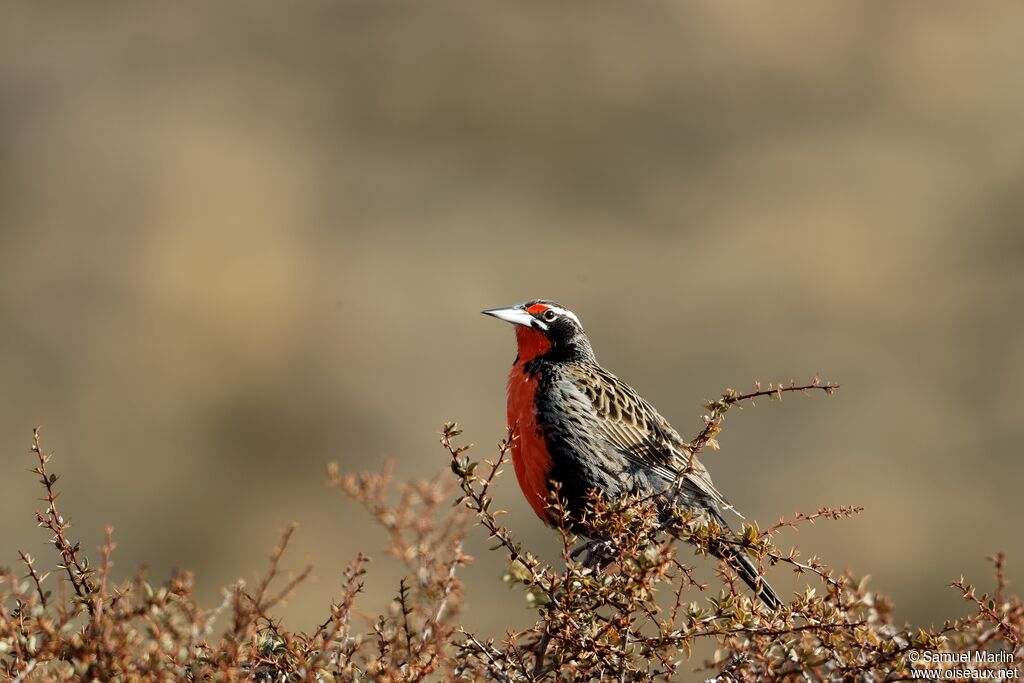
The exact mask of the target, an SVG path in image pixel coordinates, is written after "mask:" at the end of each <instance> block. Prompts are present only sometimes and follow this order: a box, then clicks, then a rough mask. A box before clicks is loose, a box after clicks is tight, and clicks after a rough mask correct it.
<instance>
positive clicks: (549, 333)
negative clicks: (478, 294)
mask: <svg viewBox="0 0 1024 683" xmlns="http://www.w3.org/2000/svg"><path fill="white" fill-rule="evenodd" d="M483 313H484V314H485V315H491V316H494V317H495V318H498V319H499V320H504V321H505V322H509V323H512V324H513V325H515V327H516V342H517V343H518V345H519V362H523V363H525V362H527V361H531V360H533V359H534V358H537V357H538V356H546V357H548V358H550V359H551V360H572V359H583V358H587V359H592V358H593V357H594V351H593V349H591V347H590V342H589V341H588V340H587V335H586V334H584V332H583V326H582V325H581V324H580V319H579V318H577V317H576V314H575V313H573V312H572V311H570V310H569V309H567V308H565V307H563V306H559V305H558V304H556V303H555V302H554V301H545V300H543V299H536V300H533V301H527V302H526V303H522V304H517V305H515V306H508V307H506V308H492V309H489V310H486V311H483Z"/></svg>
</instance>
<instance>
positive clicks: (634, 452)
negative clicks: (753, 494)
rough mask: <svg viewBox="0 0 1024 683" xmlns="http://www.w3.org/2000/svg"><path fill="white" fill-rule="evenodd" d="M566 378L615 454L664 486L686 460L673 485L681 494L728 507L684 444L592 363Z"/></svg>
mask: <svg viewBox="0 0 1024 683" xmlns="http://www.w3.org/2000/svg"><path fill="white" fill-rule="evenodd" d="M572 379H573V382H574V383H575V384H576V385H577V387H578V388H579V390H580V391H581V392H582V393H583V394H585V395H586V396H587V397H588V398H589V399H590V401H591V403H592V404H593V407H594V410H595V411H596V412H597V414H598V416H599V417H600V420H599V421H598V426H599V429H600V430H601V432H602V435H603V436H604V438H605V439H606V440H607V441H608V443H609V444H611V445H612V447H613V448H614V449H615V450H616V451H617V452H618V453H620V454H621V455H622V456H624V457H625V458H627V459H628V460H629V461H631V462H632V463H634V464H636V465H640V466H642V467H646V468H649V469H652V470H654V471H655V472H657V473H658V474H660V475H661V476H662V478H664V479H665V481H666V482H674V481H675V480H676V478H677V476H678V475H679V473H680V472H682V471H683V470H684V469H685V468H686V466H687V463H688V462H689V463H690V465H691V471H690V472H689V473H687V474H685V475H684V476H683V478H682V481H680V482H679V484H680V486H682V488H683V489H684V491H686V490H689V492H690V493H691V494H696V495H697V496H698V497H699V498H700V499H703V500H705V501H706V502H710V503H712V504H713V505H714V506H715V507H717V508H719V509H727V510H732V509H733V507H732V505H730V504H729V502H728V501H727V500H726V499H725V497H724V496H722V494H721V493H720V492H719V491H718V489H717V488H715V485H714V484H713V483H712V481H711V476H710V474H708V471H707V469H706V468H705V467H704V465H703V464H702V463H701V462H700V461H699V460H698V459H697V457H696V456H692V458H691V455H690V448H689V444H687V443H686V442H685V441H684V440H683V439H682V437H680V436H679V434H678V432H676V430H675V429H673V428H672V425H670V424H669V422H668V420H666V419H665V418H664V417H662V416H661V415H660V414H659V413H658V411H657V410H655V409H654V407H653V406H652V405H651V404H650V403H648V402H647V401H645V400H644V399H643V398H642V397H641V396H640V395H639V394H638V393H637V392H636V391H635V390H634V389H633V388H632V387H630V386H629V385H628V384H626V383H625V382H623V381H622V380H620V379H619V378H618V377H616V376H615V375H613V374H612V373H610V372H608V371H607V370H605V369H603V368H601V367H599V366H594V365H586V366H583V365H581V366H577V367H575V368H573V372H572ZM691 460H692V462H690V461H691ZM715 512H718V510H715ZM737 514H738V513H737ZM719 516H720V515H719Z"/></svg>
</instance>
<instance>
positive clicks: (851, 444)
mask: <svg viewBox="0 0 1024 683" xmlns="http://www.w3.org/2000/svg"><path fill="white" fill-rule="evenodd" d="M1022 45H1024V6H1022V5H1020V4H1019V3H1010V2H1005V3H986V4H977V3H969V4H962V3H959V4H958V3H928V4H927V5H923V4H915V3H882V2H866V3H842V4H840V3H801V4H795V3H792V4H791V3H771V4H770V5H768V4H762V3H749V4H748V3H740V2H713V3H712V2H708V3H703V4H696V3H675V2H664V3H646V4H642V5H641V4H636V3H616V4H605V3H587V4H586V5H585V6H583V5H575V4H570V3H522V4H511V5H507V4H491V3H447V2H432V3H407V4H403V3H375V2H340V3H327V2H308V3H304V4H299V5H296V4H288V3H270V2H266V3H219V4H216V5H214V4H209V5H208V4H200V3H195V4H180V3H174V4H168V5H164V6H154V5H149V6H145V7H143V6H138V5H132V6H127V5H104V4H100V3H89V4H87V5H71V4H68V5H65V6H62V7H56V6H41V5H35V4H27V3H26V4H23V5H15V4H6V5H5V6H4V8H3V9H2V10H0V387H2V391H0V458H2V461H0V463H2V467H3V469H2V472H3V474H2V475H0V501H2V502H0V514H2V519H3V526H2V528H0V549H2V553H3V554H2V559H0V563H2V564H9V565H10V564H14V563H15V561H16V559H17V556H16V549H18V548H22V549H26V550H29V551H31V552H34V553H35V554H37V555H43V556H46V557H47V558H49V554H48V553H49V552H50V550H49V549H47V548H46V547H45V544H44V540H45V536H44V535H43V534H42V533H41V532H40V530H38V529H36V528H35V526H34V522H33V518H32V510H33V506H37V505H38V503H37V502H36V498H37V497H38V491H37V490H36V489H35V488H34V484H33V478H32V476H31V475H29V474H27V473H26V469H27V468H28V467H30V466H31V461H32V458H31V454H30V453H29V451H28V448H27V447H28V444H29V437H30V434H31V428H32V426H33V425H36V424H42V425H44V437H45V444H46V445H47V446H48V447H49V448H51V449H53V450H55V451H56V453H57V460H56V461H55V463H54V466H53V467H54V468H55V469H56V470H57V471H59V472H61V473H63V480H62V486H63V489H64V491H65V493H64V496H63V498H62V500H61V502H62V504H63V505H64V509H65V511H66V512H68V513H70V514H71V515H72V516H73V518H74V521H75V523H76V527H75V533H76V534H78V535H79V536H80V537H81V538H82V539H83V544H84V545H85V546H86V547H89V548H92V547H94V546H95V545H96V544H98V543H99V542H100V538H101V534H102V525H103V524H112V525H114V527H116V536H117V539H118V540H119V542H120V547H119V548H118V550H117V553H116V556H115V560H116V562H117V571H118V572H120V573H122V574H123V575H126V574H128V573H130V572H131V571H133V568H134V567H135V566H136V565H137V564H138V563H141V562H147V563H149V564H150V566H151V567H152V574H153V576H155V577H158V578H159V577H163V576H166V574H167V572H168V571H169V569H170V567H171V566H173V565H181V566H185V567H189V568H192V569H194V570H196V572H197V586H198V590H199V591H200V593H201V595H202V596H203V599H204V601H205V602H206V604H208V605H211V606H212V605H213V604H215V603H216V602H217V601H218V600H219V595H220V593H219V591H220V587H221V586H224V585H226V584H228V583H230V582H231V581H232V580H233V579H235V578H236V577H239V576H243V577H247V578H252V576H253V575H254V573H255V572H256V570H257V569H259V570H262V568H263V567H264V558H265V556H266V554H267V553H268V552H269V550H270V548H271V547H272V546H273V545H274V543H275V542H276V540H277V538H278V534H279V532H280V530H281V529H282V528H283V527H284V526H285V525H286V524H287V523H288V522H289V521H291V520H296V521H298V522H300V523H301V525H302V526H301V528H300V530H299V532H298V536H297V541H296V552H295V553H294V554H293V555H292V558H291V563H292V566H298V565H300V564H301V562H302V560H303V559H304V558H307V557H308V558H309V559H311V560H312V561H313V562H315V563H316V566H317V572H316V573H317V577H318V581H317V582H316V583H313V584H310V585H307V586H306V587H305V588H304V589H302V590H301V591H300V592H299V594H298V595H297V596H296V598H295V599H294V600H292V601H291V603H290V605H289V606H288V608H287V609H286V610H285V615H286V617H287V618H288V619H290V620H291V621H290V623H291V624H292V625H293V626H294V627H295V628H308V627H310V626H312V624H313V623H314V621H318V620H321V619H322V618H323V614H324V609H325V607H326V603H327V601H328V599H329V598H330V597H331V596H333V595H335V594H336V592H337V585H338V580H339V578H340V573H341V568H342V567H343V565H344V563H345V562H347V561H348V560H349V559H351V558H352V557H353V556H354V554H355V553H356V551H357V550H358V549H363V550H366V551H368V552H370V553H371V554H374V555H376V556H378V557H381V556H382V555H383V553H382V547H383V544H384V541H383V538H382V537H381V535H380V534H379V533H378V532H377V530H376V529H375V528H374V527H373V526H372V524H370V523H369V522H368V518H367V517H366V516H365V515H364V514H363V513H362V512H361V511H360V510H358V509H357V507H356V506H354V505H352V504H350V503H348V502H346V501H344V500H343V499H342V498H341V497H340V496H339V495H338V494H337V493H335V492H332V491H329V490H327V489H326V488H325V486H324V484H323V467H324V463H325V462H327V461H329V460H332V459H336V460H339V461H341V462H342V464H343V466H344V467H346V468H348V469H352V470H359V469H363V468H373V467H376V466H378V465H379V463H380V462H381V461H382V460H383V459H385V458H389V457H390V458H395V459H396V460H397V462H398V463H399V465H400V466H401V469H402V470H403V471H405V472H407V473H408V474H409V475H410V476H413V475H424V474H429V473H432V472H434V471H436V470H437V469H438V468H439V467H443V466H444V465H445V455H444V453H443V452H442V451H441V450H440V448H439V447H438V446H437V441H436V433H437V431H438V429H439V427H440V425H441V423H442V422H443V421H444V420H447V419H457V420H459V421H460V422H462V423H463V424H464V425H465V427H466V430H467V433H468V437H469V438H470V439H471V440H473V441H475V442H477V443H478V444H479V450H478V451H477V453H478V454H479V455H481V456H483V455H485V454H488V453H490V452H491V449H492V445H493V444H494V443H495V442H496V441H497V440H498V439H499V438H500V437H501V436H502V435H503V432H504V385H505V374H506V372H507V369H508V366H509V365H510V363H511V361H512V358H513V355H514V350H513V339H512V333H511V330H510V329H509V328H508V326H506V325H504V324H502V323H499V322H497V321H495V320H491V319H488V318H484V317H483V316H481V315H479V311H480V310H481V309H483V308H486V307H492V306H496V305H503V304H510V303H514V302H518V301H522V300H524V299H527V298H531V297H538V296H543V297H548V298H554V299H557V300H559V301H561V302H562V303H564V304H566V305H568V306H570V307H572V308H573V309H574V310H575V311H576V312H577V313H579V315H580V317H581V318H582V319H583V322H584V324H585V325H586V326H587V328H588V331H589V332H590V335H591V337H592V339H593V342H594V344H595V346H596V348H597V350H598V355H599V357H600V359H601V361H602V362H603V363H604V364H605V365H606V366H607V367H609V368H611V369H612V370H613V371H614V372H616V373H617V374H619V375H620V376H622V377H624V378H625V379H626V380H627V381H629V382H630V383H632V384H633V385H634V386H636V387H637V388H638V389H639V390H640V391H641V392H642V393H643V394H645V395H646V396H647V397H648V398H649V399H650V400H651V401H652V402H653V403H654V404H655V405H657V406H658V407H659V408H660V409H661V411H662V412H664V413H665V414H666V415H667V416H668V417H669V418H670V419H671V420H672V421H673V422H674V424H675V425H676V426H677V427H678V428H679V430H680V431H681V432H683V433H684V434H687V435H692V434H693V433H695V431H696V430H697V429H698V428H699V426H700V422H699V417H700V414H701V409H700V402H701V400H702V399H704V398H708V397H712V396H714V395H716V394H717V393H718V392H719V391H720V390H721V389H723V388H724V387H726V386H734V387H740V388H745V387H747V386H750V385H751V384H752V382H753V381H754V380H755V379H760V380H763V381H777V380H780V379H781V380H788V379H789V378H790V377H793V378H797V379H809V378H810V377H811V376H813V375H814V374H815V373H820V374H821V376H822V378H824V379H830V380H835V381H839V382H841V383H842V384H843V389H842V391H840V393H839V394H838V395H837V396H836V397H835V398H833V399H826V398H824V397H821V396H818V397H815V398H814V399H813V400H810V399H802V398H799V397H797V398H794V399H792V400H787V401H785V403H784V404H782V405H778V404H774V403H772V404H768V403H764V404H762V405H759V406H758V407H757V408H756V409H755V410H746V411H744V412H743V413H739V414H733V415H731V416H730V418H729V421H728V423H727V424H726V431H725V432H724V434H723V435H722V439H721V441H722V445H723V450H722V451H721V452H719V453H716V454H709V455H708V456H707V462H708V464H709V466H710V468H711V470H712V472H713V473H714V475H715V480H716V482H717V483H718V485H719V487H720V488H721V489H722V490H723V491H725V492H726V493H727V495H729V496H730V498H731V499H732V500H733V501H734V502H735V503H736V504H737V506H738V507H739V508H740V509H741V510H743V511H744V512H745V513H746V515H747V517H748V518H752V519H756V520H759V521H761V522H762V524H765V523H770V522H772V521H774V520H776V519H777V518H778V517H779V516H780V515H782V514H787V515H788V514H791V513H793V511H794V510H797V509H800V510H811V509H812V508H816V507H818V506H820V505H825V504H829V505H840V504H860V505H864V506H865V507H866V508H867V511H866V512H865V513H864V514H863V515H861V516H860V517H858V518H856V519H853V520H849V521H843V522H835V523H827V524H819V525H818V526H816V527H809V528H806V529H805V530H804V531H802V532H801V533H800V534H799V535H790V536H789V537H788V540H790V541H792V542H794V543H798V544H799V545H800V547H801V548H802V549H803V550H804V552H805V554H812V553H817V554H819V555H820V556H821V557H822V558H823V559H824V560H825V561H827V562H829V563H831V564H833V565H835V566H836V567H839V568H845V567H852V568H854V569H855V570H856V571H857V572H858V573H860V574H871V576H872V585H873V586H874V587H876V588H878V589H879V590H882V591H884V592H886V593H888V594H889V595H890V596H891V597H892V598H893V599H894V601H895V602H896V605H897V616H898V617H899V618H901V619H909V620H913V621H914V622H917V623H920V624H927V623H929V622H932V621H936V620H941V619H942V618H944V617H953V616H958V615H961V614H963V613H964V612H965V607H964V605H963V604H962V601H960V600H959V599H958V598H957V596H956V593H955V592H954V591H952V590H950V589H948V588H946V585H947V584H948V583H949V582H950V581H951V580H953V579H955V578H957V577H958V576H959V575H960V574H961V573H964V574H965V575H967V576H968V577H969V579H971V580H972V581H974V582H975V583H979V584H982V585H986V581H987V579H988V576H989V571H988V568H987V567H986V564H985V561H984V556H985V555H987V554H990V553H993V552H995V551H997V550H999V549H1004V550H1006V551H1008V553H1009V563H1010V564H1009V566H1010V572H1009V573H1010V577H1011V578H1013V579H1016V581H1017V589H1018V590H1019V589H1021V588H1022V587H1024V548H1022V544H1021V542H1020V538H1021V533H1020V528H1021V525H1022V523H1024V501H1022V496H1021V495H1020V490H1021V484H1022V481H1024V463H1022V460H1021V451H1022V445H1024V429H1022V421H1021V419H1020V407H1019V399H1020V397H1019V395H1018V392H1019V391H1020V387H1021V383H1022V380H1024V317H1022V316H1021V310H1022V306H1024V301H1022V299H1024V296H1022V295H1024V269H1022V265H1024V230H1022V220H1024V199H1022V196H1024V195H1022V191H1021V183H1022V178H1024V125H1022V123H1021V122H1022V121H1024V63H1022V62H1024V59H1022V48H1021V46H1022ZM496 498H497V499H498V500H499V501H500V504H501V506H502V507H505V508H507V509H508V510H509V511H510V515H509V517H508V524H509V525H510V526H511V527H512V528H513V529H514V530H515V531H516V532H517V533H518V534H520V535H521V536H522V537H523V538H525V539H527V540H528V542H529V543H531V544H533V545H534V546H535V547H537V548H538V549H540V550H541V551H542V552H543V553H544V554H545V555H546V556H548V557H550V558H554V557H555V553H554V549H555V539H554V538H553V537H552V534H550V532H548V531H546V530H545V529H544V528H542V527H541V525H540V523H539V522H538V521H537V520H536V519H535V518H534V517H533V515H532V513H530V512H529V511H528V509H527V507H526V505H525V504H524V502H523V500H522V498H521V495H520V493H519V492H518V490H517V487H516V485H515V483H514V477H513V476H512V474H511V472H508V473H507V476H506V477H504V478H503V480H502V481H501V482H500V486H499V487H498V489H497V492H496ZM474 538H475V541H474V543H475V546H474V548H472V550H473V552H474V553H475V554H477V555H478V556H479V559H478V562H477V563H476V564H475V565H474V567H473V568H472V569H470V570H468V571H467V573H466V576H467V580H468V581H469V598H470V601H471V602H472V604H473V605H474V606H475V609H472V610H471V611H470V615H469V617H468V619H467V621H468V623H469V625H470V626H473V627H477V628H481V629H486V630H488V631H490V632H495V633H500V632H503V631H504V630H505V629H506V628H511V627H517V626H522V625H524V624H526V623H527V622H528V621H529V620H530V617H531V615H530V613H529V612H528V611H527V610H526V609H525V607H524V603H523V601H522V596H521V594H519V593H513V592H510V591H508V590H505V589H504V587H503V586H502V585H501V584H500V580H499V577H500V575H501V572H502V568H503V565H502V563H501V562H500V558H497V557H493V556H488V555H487V553H486V552H485V551H484V550H483V549H484V548H485V547H486V543H485V542H484V539H483V538H482V534H476V535H475V536H474ZM784 540H785V539H784ZM687 556H689V555H688V551H687ZM399 575H400V572H399V570H398V569H397V567H395V566H394V565H393V564H392V563H389V562H387V561H385V560H383V558H382V559H381V561H380V562H379V563H378V566H377V567H376V568H375V569H374V571H373V572H372V573H371V578H370V581H369V585H368V590H369V592H370V595H369V596H368V598H367V601H366V602H365V603H364V606H365V607H367V609H374V608H376V607H378V606H379V604H380V603H382V602H383V601H384V600H385V599H386V596H388V595H390V594H392V593H393V591H394V590H395V588H396V585H397V580H398V577H399ZM787 576H788V575H787V572H786V571H785V570H783V569H777V570H774V572H773V577H774V578H773V581H775V582H776V583H777V584H778V585H779V587H780V588H782V589H784V590H786V591H787V592H788V591H789V590H793V589H796V588H798V587H799V586H801V585H803V583H802V582H801V581H799V580H797V579H795V578H794V579H792V580H789V579H788V578H787Z"/></svg>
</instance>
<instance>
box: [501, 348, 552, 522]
mask: <svg viewBox="0 0 1024 683" xmlns="http://www.w3.org/2000/svg"><path fill="white" fill-rule="evenodd" d="M536 397H537V380H536V378H534V377H531V376H530V375H528V374H527V373H526V372H524V371H523V369H522V367H520V366H519V365H518V364H517V365H516V366H515V367H513V368H512V372H511V374H509V378H508V425H509V429H511V430H512V436H513V439H512V466H513V467H514V468H515V471H516V479H518V480H519V488H521V489H522V490H523V495H525V496H526V501H527V502H528V503H529V504H530V507H532V508H533V511H534V512H536V513H537V516H538V517H540V518H541V520H543V521H544V522H545V523H548V524H550V523H551V520H550V518H549V516H548V509H547V499H548V491H549V482H550V475H551V468H552V464H553V463H552V459H551V454H550V453H549V452H548V447H547V444H546V443H545V441H544V434H543V433H542V432H541V430H540V426H539V425H538V423H537V407H536V406H537V404H536Z"/></svg>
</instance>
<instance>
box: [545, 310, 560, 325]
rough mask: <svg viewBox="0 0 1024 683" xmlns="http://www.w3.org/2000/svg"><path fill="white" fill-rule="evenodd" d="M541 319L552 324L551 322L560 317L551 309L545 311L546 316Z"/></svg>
mask: <svg viewBox="0 0 1024 683" xmlns="http://www.w3.org/2000/svg"><path fill="white" fill-rule="evenodd" d="M541 317H542V318H544V320H546V321H548V322H551V321H553V320H554V319H555V318H556V317H558V316H557V314H556V313H555V312H554V311H552V310H551V309H550V308H549V309H548V310H546V311H544V315H543V316H541Z"/></svg>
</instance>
